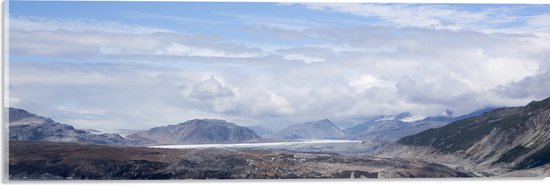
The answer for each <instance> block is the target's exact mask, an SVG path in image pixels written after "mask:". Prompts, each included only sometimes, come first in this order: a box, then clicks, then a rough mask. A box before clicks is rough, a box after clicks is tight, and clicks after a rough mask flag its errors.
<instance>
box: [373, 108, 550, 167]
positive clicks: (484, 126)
mask: <svg viewBox="0 0 550 185" xmlns="http://www.w3.org/2000/svg"><path fill="white" fill-rule="evenodd" d="M397 145H400V146H392V147H388V149H387V150H386V151H384V152H382V153H381V155H382V156H386V157H391V156H395V155H398V154H402V155H401V156H402V157H413V158H424V159H426V160H431V161H435V162H441V163H446V164H460V165H462V166H468V167H471V168H475V169H478V170H479V169H491V171H494V173H504V172H507V171H508V172H509V171H515V170H523V169H530V168H535V167H540V166H544V165H547V164H548V163H550V98H548V99H545V100H542V101H535V102H531V103H529V104H528V105H526V106H523V107H513V108H501V109H495V110H493V111H491V112H488V113H484V114H482V115H480V116H477V117H472V118H468V119H464V120H459V121H456V122H453V123H451V124H449V125H447V126H444V127H441V128H437V129H429V130H426V131H424V132H421V133H419V134H416V135H412V136H408V137H404V138H402V139H400V140H399V141H398V142H397ZM415 156H416V157H415Z"/></svg>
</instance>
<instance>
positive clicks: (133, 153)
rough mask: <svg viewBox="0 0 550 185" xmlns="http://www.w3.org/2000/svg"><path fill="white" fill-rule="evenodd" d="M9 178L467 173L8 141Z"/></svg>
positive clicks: (364, 160)
mask: <svg viewBox="0 0 550 185" xmlns="http://www.w3.org/2000/svg"><path fill="white" fill-rule="evenodd" d="M9 152H10V155H9V178H10V180H31V179H33V180H35V179H42V180H43V179H279V178H290V179H292V178H399V177H426V178H432V177H471V176H473V174H472V173H468V172H465V171H463V170H459V169H452V168H449V167H446V166H443V165H439V164H434V163H427V162H423V161H420V160H404V159H397V158H396V159H382V158H374V157H367V156H353V157H351V156H340V155H337V154H309V153H288V152H268V151H259V150H242V151H235V150H220V149H158V148H140V147H114V146H106V145H82V144H75V143H59V142H28V141H10V144H9Z"/></svg>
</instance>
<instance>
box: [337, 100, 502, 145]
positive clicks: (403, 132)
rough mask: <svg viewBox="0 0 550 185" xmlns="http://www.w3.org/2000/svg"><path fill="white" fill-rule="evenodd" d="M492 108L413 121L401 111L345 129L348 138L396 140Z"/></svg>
mask: <svg viewBox="0 0 550 185" xmlns="http://www.w3.org/2000/svg"><path fill="white" fill-rule="evenodd" d="M490 110H492V109H489V108H486V109H481V110H478V111H474V112H472V113H469V114H465V115H461V116H457V117H453V116H452V115H447V116H436V117H426V118H424V119H421V120H418V121H413V122H405V121H404V120H406V119H408V118H410V117H415V116H414V115H411V114H409V113H401V114H398V115H395V116H381V117H380V118H379V119H372V120H368V121H366V122H364V123H361V124H358V125H355V126H353V127H350V128H347V129H345V131H346V133H347V136H346V138H347V139H355V140H389V141H396V140H398V139H400V138H402V137H405V136H409V135H414V134H418V133H420V132H422V131H425V130H427V129H431V128H438V127H442V126H445V125H447V124H449V123H451V122H453V121H456V120H460V119H466V118H470V117H474V116H479V115H481V114H482V113H484V112H487V111H490ZM388 117H390V118H388Z"/></svg>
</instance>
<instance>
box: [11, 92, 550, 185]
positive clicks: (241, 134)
mask: <svg viewBox="0 0 550 185" xmlns="http://www.w3.org/2000/svg"><path fill="white" fill-rule="evenodd" d="M6 110H7V112H8V113H9V115H10V118H9V128H10V130H9V137H10V141H9V178H10V179H12V180H32V179H243V178H261V179H266V178H267V179H273V178H413V177H414V178H439V177H493V176H507V177H509V176H514V177H523V176H525V177H540V176H549V175H550V170H549V168H550V160H549V158H548V156H550V150H549V146H550V98H549V99H545V100H542V101H534V102H531V103H529V104H528V105H526V106H521V107H508V108H499V109H493V110H490V111H484V112H479V113H475V114H472V115H469V116H460V117H459V118H460V119H457V118H453V117H439V118H430V117H428V118H423V119H419V120H415V121H414V122H410V123H409V122H404V121H405V120H407V121H410V120H411V119H410V118H407V117H408V116H409V115H407V114H403V115H404V116H401V117H400V116H395V117H382V118H378V119H373V120H368V121H366V122H365V123H361V124H357V125H355V126H353V127H350V128H347V129H341V128H338V127H337V126H336V125H335V124H333V123H332V122H331V121H330V120H320V121H315V122H308V123H303V124H296V125H291V126H288V127H286V128H283V129H281V130H280V131H278V132H275V133H273V134H271V136H268V137H265V136H264V137H261V136H258V135H257V134H256V133H255V132H254V131H253V130H251V129H249V128H247V127H244V126H239V125H237V124H235V123H231V122H228V121H225V120H217V119H194V120H189V121H186V122H183V123H180V124H176V125H168V126H161V127H155V128H152V129H149V130H146V131H135V132H133V133H129V134H125V135H124V136H122V135H119V134H116V133H101V132H97V131H91V130H80V129H77V128H74V127H72V126H70V125H66V124H61V123H57V122H55V121H53V120H51V119H49V118H46V117H42V116H38V115H35V114H32V113H29V112H27V111H25V110H21V109H15V108H9V109H6ZM454 119H456V120H454Z"/></svg>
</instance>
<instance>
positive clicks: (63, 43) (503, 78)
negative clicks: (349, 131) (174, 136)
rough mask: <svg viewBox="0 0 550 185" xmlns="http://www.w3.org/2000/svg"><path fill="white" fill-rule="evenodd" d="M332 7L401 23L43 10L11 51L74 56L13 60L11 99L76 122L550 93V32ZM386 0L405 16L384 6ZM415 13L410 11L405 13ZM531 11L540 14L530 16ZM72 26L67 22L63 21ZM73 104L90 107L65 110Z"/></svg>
mask: <svg viewBox="0 0 550 185" xmlns="http://www.w3.org/2000/svg"><path fill="white" fill-rule="evenodd" d="M315 5H318V6H321V5H319V4H315ZM334 6H336V5H333V4H330V7H324V5H323V6H322V7H318V8H334ZM336 7H337V8H340V9H341V10H340V9H339V10H337V11H354V12H355V13H356V14H365V15H369V16H377V17H383V20H384V21H387V22H390V23H391V24H396V25H397V24H398V25H401V26H400V28H391V27H383V26H357V27H335V26H334V27H317V28H315V29H310V28H303V29H294V30H293V28H291V27H287V28H286V30H285V29H283V28H282V27H281V26H279V30H277V29H273V30H271V31H273V32H281V33H288V32H289V31H291V32H293V33H296V34H297V35H296V36H298V37H300V38H302V39H304V40H315V41H316V42H314V43H307V42H306V43H300V44H288V45H285V44H281V45H278V46H276V47H275V46H269V44H267V45H268V46H266V44H265V43H263V42H259V41H258V42H252V43H251V42H250V41H249V42H246V43H245V42H239V41H235V40H233V41H228V40H227V39H224V38H221V37H215V38H213V37H209V36H200V35H187V34H182V33H159V31H151V30H149V31H147V29H145V30H146V31H143V30H141V31H137V32H124V30H126V28H127V27H128V26H124V25H117V26H112V27H115V28H116V29H115V28H109V29H106V30H93V29H86V28H88V27H92V26H93V25H96V26H97V25H109V24H105V23H101V22H86V21H80V22H78V21H77V22H78V24H89V25H88V26H84V25H78V26H71V25H72V22H71V21H65V20H56V21H48V20H45V22H46V23H48V25H50V26H51V25H56V24H57V26H53V27H47V26H46V27H45V29H40V28H39V27H40V26H41V25H39V24H41V23H38V22H40V21H36V20H38V19H36V20H35V19H34V18H33V19H30V18H29V19H28V20H25V21H26V22H25V21H24V22H23V23H24V24H23V23H18V24H19V27H21V28H19V27H16V29H14V30H13V31H11V32H10V38H9V39H10V55H12V56H14V55H15V56H16V55H31V56H39V57H43V56H54V57H57V58H61V59H63V61H68V62H61V61H60V62H46V61H39V60H36V61H33V60H34V59H29V60H31V61H17V62H13V61H12V62H11V63H10V78H9V79H10V86H13V87H14V88H13V89H10V100H11V99H14V101H15V98H17V99H19V101H18V102H17V106H21V108H26V109H29V110H30V111H36V112H37V113H45V114H46V115H48V116H50V115H51V117H52V118H54V119H56V120H58V121H60V122H65V121H66V122H67V123H71V124H75V125H77V126H82V127H86V125H90V124H93V123H96V124H97V127H103V128H128V127H132V128H142V129H146V128H150V127H152V126H158V125H165V124H173V123H179V122H183V121H185V120H188V119H194V118H219V119H227V120H229V121H233V122H236V123H239V124H245V125H247V124H248V125H250V124H258V123H265V124H268V125H271V126H274V127H275V126H280V125H284V124H290V123H300V122H305V121H311V120H318V119H324V118H338V119H343V120H350V121H357V122H358V121H362V118H364V117H367V116H372V115H377V114H395V113H399V112H405V111H409V112H411V113H413V114H420V115H439V114H440V113H441V112H443V111H446V110H452V111H453V112H455V114H463V113H468V112H470V111H473V110H476V109H479V108H483V107H486V106H515V105H521V104H524V103H526V102H527V101H530V100H532V99H533V98H539V97H544V96H549V95H548V92H550V88H549V87H547V86H545V85H543V84H544V83H543V82H546V81H547V77H548V75H547V74H548V72H549V71H548V69H550V68H549V67H550V65H549V64H548V61H547V59H548V57H550V54H548V53H550V44H548V43H550V36H548V35H544V34H538V33H537V34H503V33H493V32H477V31H475V30H474V31H462V29H463V28H465V27H467V26H470V25H473V26H475V25H476V24H478V22H485V21H486V20H484V19H485V18H486V17H484V16H485V15H486V13H484V12H480V13H478V14H472V15H467V14H469V12H464V11H459V10H452V11H451V10H448V11H447V10H443V9H446V7H444V6H425V7H424V6H405V5H400V6H393V5H392V6H390V5H372V6H357V7H354V6H350V5H345V6H342V7H340V5H338V6H336ZM371 9H372V11H371ZM387 9H388V10H392V11H397V12H401V13H403V14H402V15H397V16H403V17H392V16H396V15H389V14H385V12H384V11H386V10H387ZM426 11H428V12H429V11H433V12H434V13H433V14H431V15H430V14H426V13H423V12H426ZM454 14H460V15H458V16H456V17H454V16H450V15H454ZM462 14H464V15H462ZM468 16H471V17H468ZM487 16H489V15H487ZM406 17H411V20H415V21H412V22H408V21H407V20H401V19H405V18H406ZM440 17H453V18H445V19H442V18H440ZM446 19H451V20H446ZM455 19H456V20H455ZM458 19H468V20H469V21H471V22H464V21H463V22H460V21H461V20H458ZM416 20H419V21H416ZM33 21H34V22H36V24H34V23H33ZM446 21H447V22H446ZM453 21H455V22H453ZM476 21H478V22H476ZM12 22H13V21H12ZM66 22H69V23H71V24H69V23H66ZM281 22H283V21H281ZM16 23H17V20H16ZM31 23H33V24H31ZM275 23H276V24H278V23H279V22H276V21H275ZM25 24H30V26H29V28H28V29H23V28H24V27H26V26H25ZM74 24H75V25H76V24H77V23H74ZM530 24H531V25H538V26H541V27H544V26H545V25H544V23H542V22H537V21H536V19H535V18H534V19H533V22H531V23H530ZM63 25H67V29H64V30H62V29H57V27H61V26H63ZM306 26H309V25H306ZM316 26H317V25H316ZM137 27H139V26H137ZM275 27H276V26H275ZM410 27H415V28H410ZM427 28H429V29H427ZM431 28H444V29H435V30H434V29H431ZM447 29H451V30H455V31H449V30H447ZM247 33H249V32H247ZM274 35H278V36H275V37H273V38H271V39H273V40H277V39H281V40H284V39H285V38H286V37H285V36H284V34H274ZM252 36H254V35H252ZM75 57H76V58H77V59H75ZM82 58H85V59H90V58H91V59H98V60H99V61H101V63H86V62H80V59H82ZM103 59H106V60H103ZM121 61H124V62H121ZM128 61H130V62H128ZM296 61H302V62H296ZM36 92H40V93H36ZM71 106H72V107H71ZM59 107H62V108H64V109H59ZM56 108H57V109H56ZM67 109H80V110H81V111H80V112H79V111H72V112H70V111H60V110H67ZM56 112H62V113H56ZM86 128H89V127H86Z"/></svg>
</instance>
